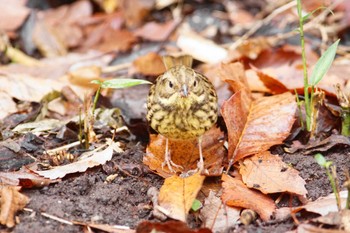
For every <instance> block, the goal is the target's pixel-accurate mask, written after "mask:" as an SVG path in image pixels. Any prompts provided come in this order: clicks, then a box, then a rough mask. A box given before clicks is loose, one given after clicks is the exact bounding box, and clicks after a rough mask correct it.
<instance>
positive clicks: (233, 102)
mask: <svg viewBox="0 0 350 233" xmlns="http://www.w3.org/2000/svg"><path fill="white" fill-rule="evenodd" d="M217 73H218V75H219V76H220V78H221V79H222V80H223V81H225V82H227V83H228V84H230V87H231V88H232V89H233V92H234V93H235V94H233V95H232V96H231V97H230V99H228V100H227V101H224V103H223V104H222V107H221V114H222V116H223V118H224V120H225V123H226V127H227V129H228V143H229V147H228V154H229V156H230V155H232V154H233V153H234V150H235V148H236V146H237V144H238V142H239V140H240V137H241V134H242V132H243V129H244V126H245V124H246V122H247V117H248V114H249V107H250V104H251V101H252V99H251V95H250V91H249V87H248V84H247V80H246V77H245V73H244V68H243V65H242V64H241V63H233V64H228V65H225V64H223V65H221V67H220V68H219V69H218V71H217ZM236 116H240V117H236Z"/></svg>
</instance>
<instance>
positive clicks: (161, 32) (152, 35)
mask: <svg viewBox="0 0 350 233" xmlns="http://www.w3.org/2000/svg"><path fill="white" fill-rule="evenodd" d="M177 24H178V23H177V22H176V21H174V20H170V21H168V22H166V23H156V22H148V23H146V24H145V25H143V26H142V27H141V28H138V29H137V30H136V31H135V35H136V36H139V37H141V38H143V39H145V40H150V41H164V40H166V39H167V38H168V37H169V35H170V33H171V32H172V31H173V30H174V29H175V27H176V25H177Z"/></svg>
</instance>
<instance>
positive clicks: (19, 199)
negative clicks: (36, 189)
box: [0, 186, 29, 228]
mask: <svg viewBox="0 0 350 233" xmlns="http://www.w3.org/2000/svg"><path fill="white" fill-rule="evenodd" d="M20 189H21V188H20V187H17V186H0V196H1V198H0V206H1V211H0V223H1V224H2V225H6V226H7V227H9V228H10V227H14V226H15V215H16V212H17V211H19V210H22V209H23V208H24V207H25V206H26V205H27V203H28V202H29V198H28V197H26V196H25V195H23V194H22V193H20V192H19V190H20Z"/></svg>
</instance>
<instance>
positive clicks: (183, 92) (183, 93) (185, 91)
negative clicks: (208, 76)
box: [181, 84, 188, 97]
mask: <svg viewBox="0 0 350 233" xmlns="http://www.w3.org/2000/svg"><path fill="white" fill-rule="evenodd" d="M187 96H188V87H187V85H186V84H184V85H182V88H181V97H187Z"/></svg>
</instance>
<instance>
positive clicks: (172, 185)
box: [158, 173, 205, 222]
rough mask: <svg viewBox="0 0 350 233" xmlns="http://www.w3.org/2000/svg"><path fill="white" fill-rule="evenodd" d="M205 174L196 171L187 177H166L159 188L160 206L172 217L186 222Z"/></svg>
mask: <svg viewBox="0 0 350 233" xmlns="http://www.w3.org/2000/svg"><path fill="white" fill-rule="evenodd" d="M204 179H205V176H202V175H200V174H199V173H195V174H194V175H191V176H189V177H186V178H182V177H179V176H177V175H174V176H172V177H169V178H166V179H165V181H164V184H163V186H162V187H161V188H160V190H159V197H158V201H159V206H160V207H161V208H162V209H163V210H164V211H162V212H163V213H164V214H165V215H167V216H168V217H170V218H173V219H177V220H180V221H183V222H186V219H187V214H188V212H189V211H190V209H191V207H192V204H193V201H194V200H195V198H196V197H197V194H198V192H199V190H200V189H201V187H202V184H203V181H204Z"/></svg>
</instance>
